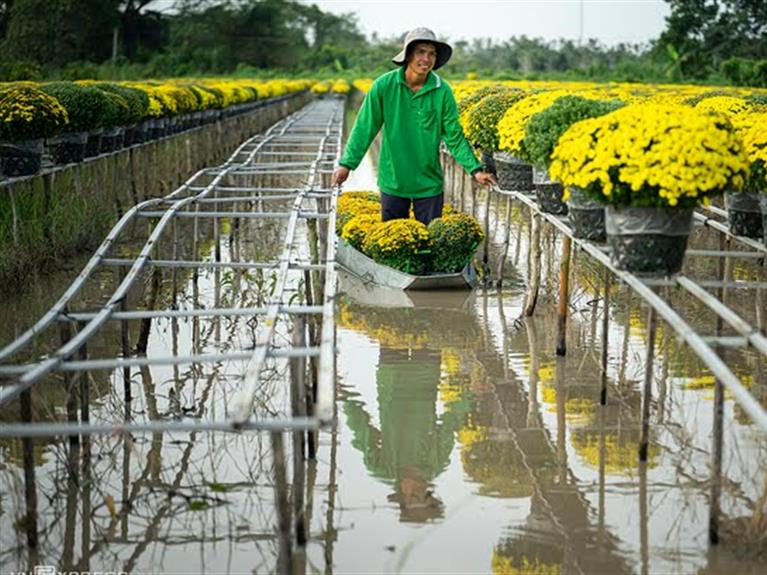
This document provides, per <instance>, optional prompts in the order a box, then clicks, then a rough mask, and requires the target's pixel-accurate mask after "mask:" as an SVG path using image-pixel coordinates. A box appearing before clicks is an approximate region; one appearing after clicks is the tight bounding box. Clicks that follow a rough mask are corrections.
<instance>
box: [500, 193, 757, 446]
mask: <svg viewBox="0 0 767 575" xmlns="http://www.w3.org/2000/svg"><path fill="white" fill-rule="evenodd" d="M492 191H493V192H495V193H499V194H502V195H505V196H510V197H512V198H514V199H516V200H519V201H520V202H522V203H523V204H525V205H526V206H527V207H528V208H529V209H530V210H531V211H532V212H533V213H535V214H537V215H539V216H540V217H542V218H543V219H545V220H546V221H547V222H549V223H550V224H551V225H553V226H554V227H555V228H557V229H558V230H559V231H561V232H562V233H563V234H564V235H566V236H568V237H570V238H571V239H572V242H573V243H574V244H575V245H576V246H578V247H579V248H580V249H581V250H583V251H585V252H586V253H587V254H589V255H590V256H591V257H593V258H594V259H596V260H597V261H598V262H599V263H601V264H602V265H603V266H604V267H605V268H606V269H608V270H609V271H610V272H611V273H612V275H613V276H615V277H617V278H618V279H619V280H621V281H622V282H623V283H625V284H626V285H628V286H629V287H631V288H632V289H633V290H634V292H636V293H637V294H638V295H640V296H641V297H642V299H643V300H644V301H645V303H646V304H647V305H649V306H650V307H652V308H653V309H654V310H655V311H656V312H657V314H658V316H659V317H660V318H661V319H663V320H664V321H665V322H666V323H667V324H668V325H669V326H670V327H671V328H672V329H673V330H674V331H675V332H676V333H677V335H678V336H679V337H680V338H681V339H682V340H684V342H685V343H686V344H687V345H689V346H690V348H691V349H692V350H693V352H695V354H696V355H697V356H698V357H699V358H700V359H701V361H703V363H704V364H705V365H706V366H707V367H708V368H709V369H710V370H711V373H712V374H713V375H714V377H716V378H717V379H718V380H720V381H721V382H722V384H723V385H724V386H725V387H726V388H727V390H728V391H729V392H730V393H731V394H732V396H733V398H734V399H735V401H737V402H738V404H739V405H740V406H741V407H742V408H743V410H744V411H745V412H746V413H748V415H749V417H750V418H751V419H752V421H753V422H754V423H756V424H757V425H758V426H759V428H760V429H761V430H762V431H763V432H767V411H765V409H764V408H763V407H762V406H761V404H760V403H759V402H758V401H757V400H756V398H754V396H753V395H751V392H750V391H749V390H748V388H746V387H745V386H744V385H743V383H742V382H741V381H740V379H739V378H738V377H737V376H736V375H735V374H734V373H733V372H732V371H731V370H730V368H729V367H728V366H727V364H725V363H724V361H723V360H722V359H721V358H720V357H719V355H718V354H717V352H716V351H715V349H714V348H713V347H711V345H709V343H710V342H711V343H715V344H716V343H718V342H719V340H720V339H721V338H711V337H707V336H703V335H701V334H699V333H697V332H696V331H695V329H694V328H693V327H692V326H691V325H690V324H689V323H687V322H686V321H685V320H684V319H683V318H682V317H681V316H680V315H679V314H677V313H676V311H675V310H674V309H672V308H671V306H670V305H669V304H668V302H666V301H665V300H664V299H663V298H662V297H661V296H659V295H658V294H657V293H655V291H654V290H653V287H657V286H658V285H672V286H678V287H680V288H682V289H684V290H686V291H687V292H688V293H690V294H691V295H692V296H694V297H696V298H697V299H699V300H701V301H702V302H703V303H704V304H705V305H706V306H707V307H708V308H709V309H710V310H711V311H713V312H714V313H715V314H716V315H717V316H718V317H720V318H721V319H722V320H723V321H724V322H725V323H727V324H729V325H730V326H731V327H733V328H734V329H735V330H736V331H737V332H738V333H739V334H740V335H741V337H742V339H740V340H735V339H733V338H729V339H727V340H726V342H727V343H728V344H729V347H735V346H736V344H738V343H743V344H746V343H747V344H748V345H750V346H751V347H753V348H754V349H756V350H757V351H758V352H759V353H761V354H763V355H767V338H765V337H764V336H763V335H762V334H761V332H760V331H759V330H758V328H756V327H754V326H751V325H750V324H748V322H746V321H745V320H743V319H742V318H741V317H740V316H738V315H737V314H736V313H735V312H734V311H732V310H731V309H730V308H728V307H727V306H726V305H724V304H723V303H722V302H721V301H719V300H718V299H717V298H716V297H715V296H713V295H712V294H710V293H709V292H707V291H706V290H705V289H704V288H703V285H707V284H710V285H712V286H714V285H715V286H718V287H721V286H723V285H725V284H729V283H735V284H736V285H738V284H739V283H745V282H719V281H711V282H708V281H707V282H702V281H701V282H696V281H693V280H692V279H690V278H689V277H687V276H685V275H683V274H678V275H676V276H675V277H674V278H670V279H666V280H660V282H662V283H660V284H659V281H658V280H649V279H644V278H640V277H638V276H635V275H634V274H631V273H629V272H626V271H623V270H619V269H617V268H616V267H615V266H613V265H612V263H611V262H610V258H609V255H608V254H607V253H606V252H607V251H609V250H605V249H601V248H600V247H599V246H597V245H596V244H594V243H592V242H590V241H587V240H582V239H579V238H576V237H574V236H573V232H572V230H571V229H570V227H569V226H568V224H567V221H566V219H565V218H563V217H557V216H555V215H553V214H548V213H544V212H541V211H540V209H539V207H538V204H537V203H536V201H535V200H534V199H533V198H532V197H531V196H529V195H527V194H524V193H522V192H518V191H514V190H502V189H501V188H499V187H497V186H493V188H492ZM695 218H696V220H698V221H700V222H702V223H703V224H704V225H707V226H709V227H711V228H713V229H715V230H717V231H719V232H721V233H724V234H726V235H727V236H728V237H731V238H732V239H733V240H734V241H737V242H738V243H741V244H743V245H745V246H747V247H748V248H751V249H752V250H756V251H761V252H764V253H767V248H765V246H763V245H761V244H759V243H758V242H754V241H753V240H750V239H749V238H742V237H740V236H735V235H733V234H731V233H730V232H729V230H727V228H726V226H724V225H722V224H720V223H719V222H714V221H713V220H711V219H710V218H707V217H706V216H703V215H702V214H699V213H696V214H695ZM704 255H706V256H711V257H732V256H735V255H737V252H731V251H729V250H726V251H725V250H721V251H715V250H709V251H707V253H705V254H704ZM743 257H749V258H750V257H754V256H753V253H752V252H751V253H750V252H745V255H744V256H743ZM749 283H750V284H755V285H754V286H751V285H749V287H767V283H764V282H749ZM757 284H758V285H757Z"/></svg>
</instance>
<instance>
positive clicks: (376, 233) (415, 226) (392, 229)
mask: <svg viewBox="0 0 767 575" xmlns="http://www.w3.org/2000/svg"><path fill="white" fill-rule="evenodd" d="M428 244H429V231H428V230H427V229H426V226H425V225H423V224H422V223H421V222H419V221H418V220H410V219H407V220H406V219H398V220H389V221H388V222H380V223H378V224H376V225H375V226H373V228H372V229H371V230H370V232H369V233H368V234H367V236H366V237H365V242H364V244H363V249H364V250H365V253H370V254H378V253H380V254H381V255H397V254H415V252H417V251H419V250H423V249H426V248H427V247H428Z"/></svg>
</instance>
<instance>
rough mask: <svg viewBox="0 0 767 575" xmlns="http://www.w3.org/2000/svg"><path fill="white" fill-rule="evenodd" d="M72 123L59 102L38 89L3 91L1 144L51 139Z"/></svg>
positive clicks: (20, 87)
mask: <svg viewBox="0 0 767 575" xmlns="http://www.w3.org/2000/svg"><path fill="white" fill-rule="evenodd" d="M68 121H69V117H68V115H67V111H66V110H65V109H64V107H63V106H62V105H61V104H60V103H59V101H58V100H57V99H56V98H54V97H53V96H49V95H48V94H46V93H45V92H43V91H41V90H38V89H37V88H33V87H32V86H28V85H17V86H12V87H10V88H7V89H5V90H3V91H0V140H8V141H12V142H13V141H22V140H34V139H38V138H47V137H50V136H53V135H55V134H56V133H58V132H59V131H61V129H62V128H63V127H64V126H65V125H66V124H67V122H68Z"/></svg>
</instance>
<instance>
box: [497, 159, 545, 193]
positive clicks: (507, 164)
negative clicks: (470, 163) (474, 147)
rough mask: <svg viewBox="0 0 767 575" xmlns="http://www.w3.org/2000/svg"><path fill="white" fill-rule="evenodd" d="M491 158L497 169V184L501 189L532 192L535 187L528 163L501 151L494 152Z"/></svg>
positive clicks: (531, 170) (531, 169)
mask: <svg viewBox="0 0 767 575" xmlns="http://www.w3.org/2000/svg"><path fill="white" fill-rule="evenodd" d="M493 158H494V159H495V167H496V170H497V171H498V185H499V186H500V188H501V189H502V190H511V191H517V192H532V191H533V190H534V189H535V188H534V187H533V167H532V166H531V165H530V164H528V163H527V162H523V161H522V160H520V159H518V158H515V157H514V156H510V155H508V154H505V153H503V152H495V153H494V154H493Z"/></svg>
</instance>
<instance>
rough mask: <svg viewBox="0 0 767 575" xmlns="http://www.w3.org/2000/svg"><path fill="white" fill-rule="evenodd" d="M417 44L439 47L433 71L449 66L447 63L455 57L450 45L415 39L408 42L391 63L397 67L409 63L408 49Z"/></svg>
mask: <svg viewBox="0 0 767 575" xmlns="http://www.w3.org/2000/svg"><path fill="white" fill-rule="evenodd" d="M415 42H428V43H429V44H434V45H435V46H436V47H437V61H436V62H435V63H434V68H433V70H437V69H439V68H441V67H442V66H444V65H445V64H447V61H448V60H450V56H452V55H453V48H451V47H450V45H449V44H445V43H444V42H438V41H437V40H419V39H418V38H415V39H414V40H411V41H410V42H408V45H407V46H405V47H404V48H403V49H402V50H400V52H399V54H397V55H396V56H394V58H392V59H391V61H392V62H394V63H395V64H396V65H397V66H404V65H405V62H407V49H408V47H409V46H410V44H413V43H415Z"/></svg>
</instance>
